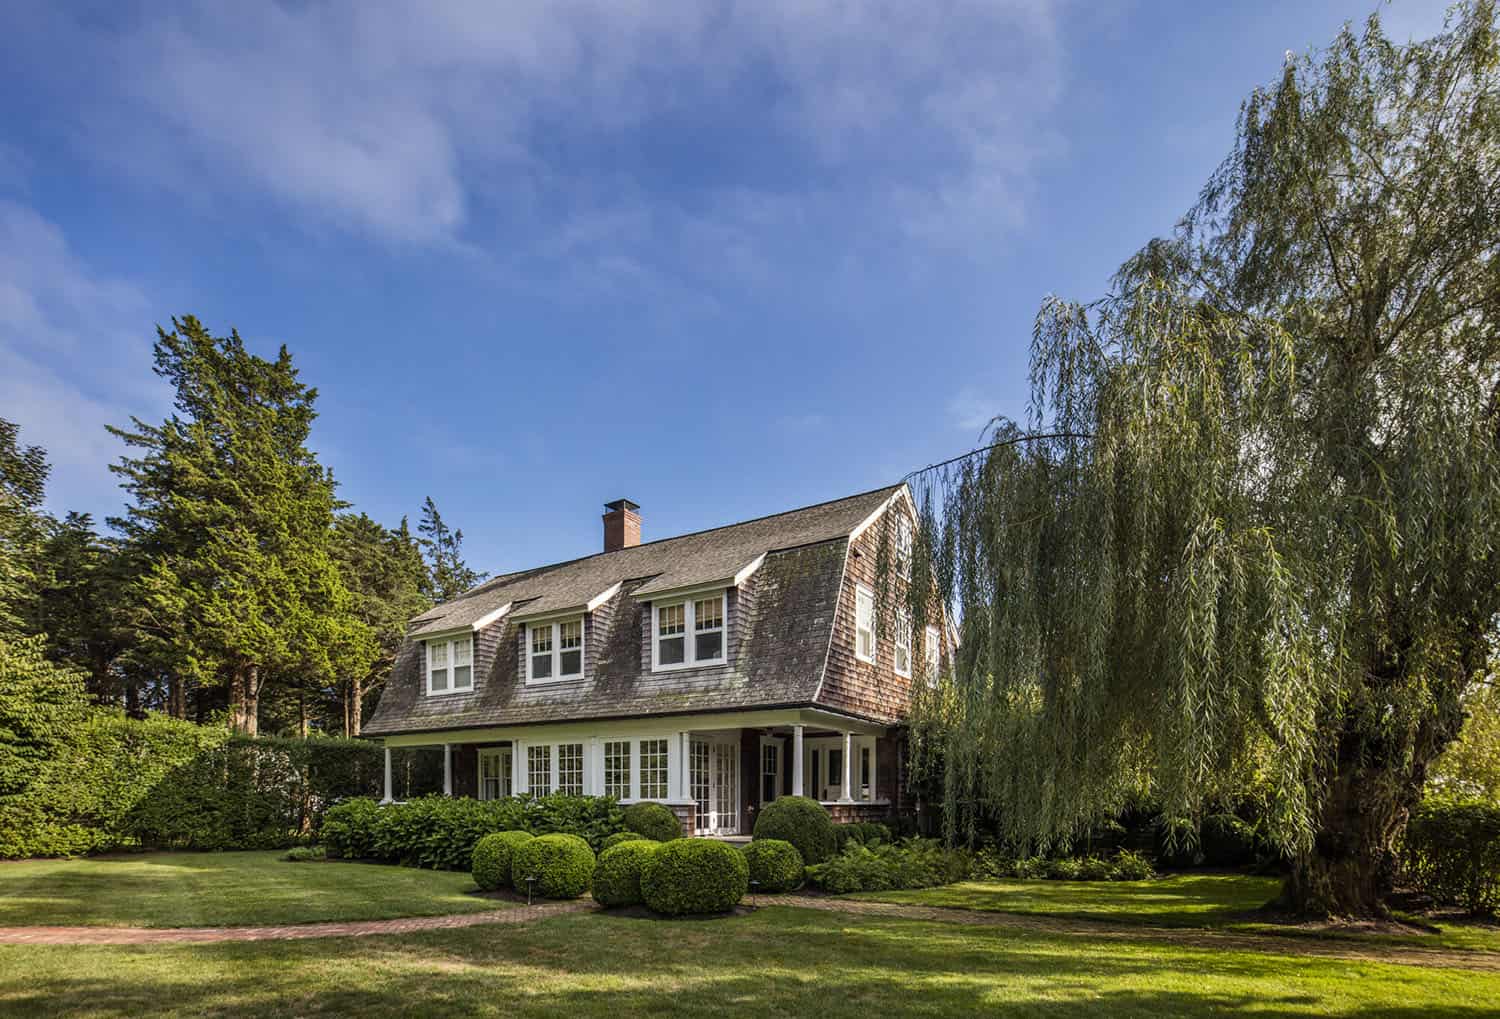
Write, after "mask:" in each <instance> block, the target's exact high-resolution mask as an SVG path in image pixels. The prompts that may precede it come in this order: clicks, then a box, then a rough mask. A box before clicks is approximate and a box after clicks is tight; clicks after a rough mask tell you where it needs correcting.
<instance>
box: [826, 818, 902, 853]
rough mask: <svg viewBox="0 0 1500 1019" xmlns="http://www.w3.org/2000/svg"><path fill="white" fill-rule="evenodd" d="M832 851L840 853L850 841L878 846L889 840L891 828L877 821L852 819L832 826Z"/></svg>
mask: <svg viewBox="0 0 1500 1019" xmlns="http://www.w3.org/2000/svg"><path fill="white" fill-rule="evenodd" d="M833 837H834V851H835V852H839V853H842V852H843V851H844V848H845V847H846V846H848V845H849V843H851V842H857V843H859V844H860V845H862V846H878V845H880V844H881V843H882V842H890V841H891V830H890V829H889V828H887V827H886V826H885V825H883V824H881V823H880V822H878V821H854V822H851V823H850V824H836V825H834V826H833Z"/></svg>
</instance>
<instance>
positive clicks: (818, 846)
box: [755, 796, 838, 865]
mask: <svg viewBox="0 0 1500 1019" xmlns="http://www.w3.org/2000/svg"><path fill="white" fill-rule="evenodd" d="M755 838H757V839H780V840H781V841H783V842H790V843H791V844H792V845H794V846H796V847H797V852H799V853H801V854H802V859H803V860H805V861H806V862H807V863H808V864H809V865H813V864H819V863H823V862H825V861H827V860H828V859H829V858H830V857H832V856H833V854H834V851H835V849H836V848H837V839H838V836H837V835H835V834H834V823H833V818H832V817H830V816H829V814H828V811H827V810H826V809H825V808H824V807H823V805H822V804H821V803H819V802H818V801H817V800H810V799H808V798H807V797H806V796H782V797H779V798H778V799H775V800H772V801H771V802H770V803H767V804H766V805H765V806H764V807H762V808H761V811H760V816H759V817H757V818H756V819H755Z"/></svg>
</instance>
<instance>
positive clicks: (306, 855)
mask: <svg viewBox="0 0 1500 1019" xmlns="http://www.w3.org/2000/svg"><path fill="white" fill-rule="evenodd" d="M281 858H282V859H283V860H285V861H286V862H287V863H316V862H317V861H319V860H326V859H328V854H327V853H326V852H324V850H323V847H322V846H293V847H292V848H290V849H288V850H287V851H286V852H284V853H282V854H281Z"/></svg>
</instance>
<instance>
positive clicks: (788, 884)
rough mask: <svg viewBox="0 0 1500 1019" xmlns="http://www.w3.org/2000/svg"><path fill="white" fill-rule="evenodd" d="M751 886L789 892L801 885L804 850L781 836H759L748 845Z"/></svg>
mask: <svg viewBox="0 0 1500 1019" xmlns="http://www.w3.org/2000/svg"><path fill="white" fill-rule="evenodd" d="M745 862H747V863H748V864H749V865H750V886H751V887H752V888H754V889H755V890H756V891H761V892H789V891H791V890H792V889H793V888H798V887H800V886H801V885H802V879H803V870H804V868H803V865H802V854H801V853H799V852H797V847H796V846H794V845H792V844H791V843H790V842H783V841H782V840H781V839H756V840H755V841H753V842H751V843H750V844H749V845H748V846H746V847H745Z"/></svg>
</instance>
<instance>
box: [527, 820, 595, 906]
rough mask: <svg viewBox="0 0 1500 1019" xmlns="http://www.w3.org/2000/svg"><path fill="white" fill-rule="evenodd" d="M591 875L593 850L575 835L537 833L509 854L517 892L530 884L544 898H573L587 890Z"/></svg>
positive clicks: (532, 889)
mask: <svg viewBox="0 0 1500 1019" xmlns="http://www.w3.org/2000/svg"><path fill="white" fill-rule="evenodd" d="M593 877H594V851H593V850H592V849H590V848H589V844H588V843H587V842H585V841H584V840H583V839H581V838H579V837H578V836H577V835H564V834H562V833H561V832H554V833H552V834H551V835H539V836H537V837H536V838H534V839H531V840H530V841H528V842H523V843H521V844H520V845H519V846H517V847H516V849H515V852H514V853H513V854H512V856H511V863H510V879H511V881H510V883H511V887H512V888H514V889H515V890H516V891H518V892H522V893H524V892H526V891H527V890H528V887H529V888H530V890H531V891H534V892H536V893H537V894H538V895H541V896H542V897H543V898H547V899H576V898H578V897H579V896H580V895H582V894H583V893H584V892H586V891H588V890H589V882H590V881H591V880H593ZM528 878H534V879H535V883H529V882H528V880H527V879H528Z"/></svg>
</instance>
